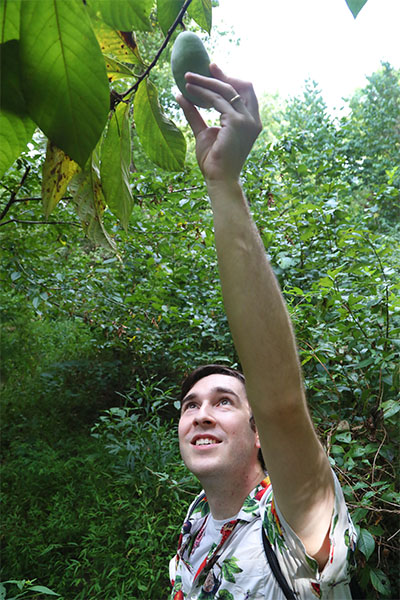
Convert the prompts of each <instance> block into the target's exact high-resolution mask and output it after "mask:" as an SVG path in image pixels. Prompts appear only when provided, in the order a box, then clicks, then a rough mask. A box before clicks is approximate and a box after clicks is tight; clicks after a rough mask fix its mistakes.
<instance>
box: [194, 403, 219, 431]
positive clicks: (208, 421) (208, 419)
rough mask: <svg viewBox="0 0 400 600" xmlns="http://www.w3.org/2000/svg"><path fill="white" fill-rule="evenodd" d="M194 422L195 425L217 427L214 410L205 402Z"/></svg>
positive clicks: (197, 412) (196, 414)
mask: <svg viewBox="0 0 400 600" xmlns="http://www.w3.org/2000/svg"><path fill="white" fill-rule="evenodd" d="M193 422H194V424H195V425H207V426H208V427H209V426H210V425H215V418H214V415H213V414H212V409H211V407H210V406H209V405H208V403H206V402H203V403H202V405H201V406H200V407H199V408H198V410H197V411H196V413H195V415H194V417H193Z"/></svg>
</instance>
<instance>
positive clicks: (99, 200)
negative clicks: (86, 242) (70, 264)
mask: <svg viewBox="0 0 400 600" xmlns="http://www.w3.org/2000/svg"><path fill="white" fill-rule="evenodd" d="M69 189H70V190H71V192H72V194H73V200H74V204H75V206H76V212H77V213H78V217H79V219H80V220H81V223H82V225H83V229H84V231H85V232H86V234H87V236H88V238H89V239H91V240H92V241H93V242H94V243H95V244H98V245H100V246H102V247H103V248H105V249H106V250H111V251H112V252H116V251H117V247H116V245H115V242H114V240H113V239H112V238H111V237H110V235H109V234H108V232H107V231H106V229H105V227H104V225H103V213H104V208H105V202H104V196H103V190H102V188H101V182H100V178H99V176H98V174H97V172H96V170H95V169H94V168H93V166H92V165H91V164H90V161H88V164H87V165H86V167H85V169H84V170H83V171H81V172H80V173H77V174H76V175H75V176H74V177H73V178H72V180H71V182H70V185H69Z"/></svg>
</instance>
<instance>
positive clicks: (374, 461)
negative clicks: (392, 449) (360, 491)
mask: <svg viewBox="0 0 400 600" xmlns="http://www.w3.org/2000/svg"><path fill="white" fill-rule="evenodd" d="M383 431H384V436H383V440H382V441H381V443H380V445H379V448H378V450H377V451H376V453H375V456H374V460H373V463H372V475H371V482H372V483H374V481H375V466H376V459H377V458H378V454H379V452H380V450H381V448H382V446H383V444H384V441H385V440H386V436H387V432H386V429H385V428H383Z"/></svg>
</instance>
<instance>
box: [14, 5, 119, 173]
mask: <svg viewBox="0 0 400 600" xmlns="http://www.w3.org/2000/svg"><path fill="white" fill-rule="evenodd" d="M20 54H21V70H22V82H23V86H24V92H25V98H27V102H28V110H29V113H30V116H31V117H32V119H33V120H34V121H35V122H36V124H37V125H38V126H39V127H40V128H41V129H42V131H43V132H44V133H45V134H46V135H47V136H48V137H49V138H50V139H51V140H52V142H54V143H55V144H56V145H57V146H58V147H59V148H61V149H62V150H64V152H65V153H66V154H68V156H70V157H71V158H72V159H74V160H75V161H76V162H77V163H78V164H80V165H81V166H84V164H85V162H86V160H87V159H88V157H89V155H90V152H91V151H92V150H93V148H94V146H95V145H96V143H97V141H98V139H99V137H100V135H101V132H102V130H103V129H104V126H105V123H106V120H107V115H108V109H109V86H108V80H107V73H106V68H105V64H104V58H103V56H102V54H101V51H100V48H99V45H98V42H97V40H96V36H95V35H94V33H93V30H92V27H91V24H90V20H89V17H88V16H87V14H86V11H85V7H84V5H83V3H82V2H81V1H80V0H69V2H65V1H64V0H29V2H22V5H21V53H20Z"/></svg>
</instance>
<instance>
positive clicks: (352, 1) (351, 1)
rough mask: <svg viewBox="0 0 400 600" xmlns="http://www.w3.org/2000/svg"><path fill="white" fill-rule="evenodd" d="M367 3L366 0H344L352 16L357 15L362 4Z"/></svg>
mask: <svg viewBox="0 0 400 600" xmlns="http://www.w3.org/2000/svg"><path fill="white" fill-rule="evenodd" d="M366 3H367V0H346V4H347V6H348V7H349V9H350V10H351V13H352V15H353V17H354V18H356V16H357V15H358V13H359V12H360V10H361V9H362V7H363V6H364V4H366Z"/></svg>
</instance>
